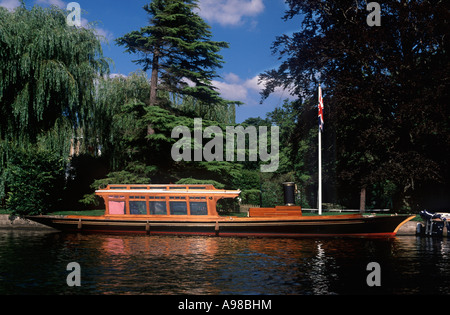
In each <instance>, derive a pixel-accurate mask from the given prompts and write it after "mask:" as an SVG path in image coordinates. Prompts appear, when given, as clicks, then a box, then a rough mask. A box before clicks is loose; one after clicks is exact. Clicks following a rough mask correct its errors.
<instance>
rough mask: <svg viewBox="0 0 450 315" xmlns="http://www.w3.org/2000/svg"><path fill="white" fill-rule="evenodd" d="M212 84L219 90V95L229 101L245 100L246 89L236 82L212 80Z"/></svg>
mask: <svg viewBox="0 0 450 315" xmlns="http://www.w3.org/2000/svg"><path fill="white" fill-rule="evenodd" d="M212 84H213V85H214V86H215V87H216V88H217V89H218V90H219V92H220V95H221V96H222V97H223V98H225V99H227V100H231V101H241V102H245V101H247V96H248V90H247V88H246V87H245V86H243V85H242V84H238V83H229V82H221V81H216V80H213V81H212Z"/></svg>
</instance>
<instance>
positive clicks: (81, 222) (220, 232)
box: [28, 183, 415, 237]
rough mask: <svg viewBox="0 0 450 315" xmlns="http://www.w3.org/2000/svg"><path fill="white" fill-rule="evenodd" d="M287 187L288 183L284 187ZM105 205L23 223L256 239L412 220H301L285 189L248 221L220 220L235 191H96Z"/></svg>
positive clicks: (364, 230) (365, 232) (388, 226)
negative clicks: (281, 200) (87, 212)
mask: <svg viewBox="0 0 450 315" xmlns="http://www.w3.org/2000/svg"><path fill="white" fill-rule="evenodd" d="M286 184H287V185H286V187H288V188H289V186H290V185H289V184H291V183H286ZM96 194H97V195H99V196H101V197H102V198H103V199H104V201H105V206H106V211H105V214H104V215H103V216H99V217H94V216H62V217H54V216H32V217H28V219H30V220H33V221H36V222H39V223H42V224H45V225H48V226H51V227H53V228H56V229H58V230H61V231H69V232H91V233H121V234H124V233H134V234H147V235H167V234H171V235H205V236H245V237H247V236H256V237H311V236H312V237H320V236H325V237H330V236H340V237H342V236H351V237H393V236H395V235H396V233H397V231H398V229H399V228H400V227H401V225H403V224H404V223H406V222H407V221H409V220H411V219H412V218H414V217H415V216H408V215H384V216H374V215H362V214H351V215H332V216H303V214H302V209H301V207H299V206H295V205H294V204H293V203H292V200H293V199H294V198H293V196H289V194H293V189H285V194H286V195H285V201H286V204H285V205H284V206H276V207H274V208H250V209H249V216H248V217H233V216H220V215H219V214H218V212H217V209H216V204H217V202H218V201H219V200H220V199H222V198H236V197H238V196H239V194H240V191H239V190H219V189H216V188H214V187H213V186H212V185H109V186H107V187H106V188H105V189H101V190H97V191H96Z"/></svg>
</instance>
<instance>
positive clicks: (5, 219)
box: [0, 214, 419, 236]
mask: <svg viewBox="0 0 450 315" xmlns="http://www.w3.org/2000/svg"><path fill="white" fill-rule="evenodd" d="M417 223H419V222H418V221H409V222H406V223H405V224H404V225H403V226H402V227H401V228H400V229H399V231H398V233H397V235H399V236H402V235H403V236H410V235H416V228H417ZM0 229H12V230H14V229H15V230H20V229H23V230H43V231H55V229H53V228H50V227H47V226H45V225H42V224H39V223H36V222H33V221H30V220H26V219H21V218H14V220H10V219H9V215H8V214H1V215H0Z"/></svg>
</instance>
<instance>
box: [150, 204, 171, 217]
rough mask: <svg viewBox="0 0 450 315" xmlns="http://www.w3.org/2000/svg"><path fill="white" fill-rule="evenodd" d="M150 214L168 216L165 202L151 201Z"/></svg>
mask: <svg viewBox="0 0 450 315" xmlns="http://www.w3.org/2000/svg"><path fill="white" fill-rule="evenodd" d="M150 214H156V215H166V214H167V208H166V202H165V201H150Z"/></svg>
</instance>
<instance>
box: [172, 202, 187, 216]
mask: <svg viewBox="0 0 450 315" xmlns="http://www.w3.org/2000/svg"><path fill="white" fill-rule="evenodd" d="M170 214H171V215H187V204H186V202H185V201H171V202H170Z"/></svg>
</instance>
